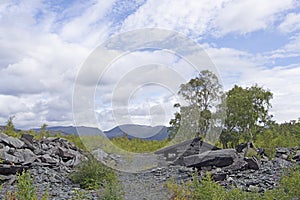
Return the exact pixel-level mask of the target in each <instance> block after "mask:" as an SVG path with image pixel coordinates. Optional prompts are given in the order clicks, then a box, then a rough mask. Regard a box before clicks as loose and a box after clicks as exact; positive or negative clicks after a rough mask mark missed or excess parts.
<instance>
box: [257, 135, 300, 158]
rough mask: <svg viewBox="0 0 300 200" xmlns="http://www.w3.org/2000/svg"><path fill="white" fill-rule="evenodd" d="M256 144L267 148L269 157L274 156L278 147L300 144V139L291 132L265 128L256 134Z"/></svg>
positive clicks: (266, 151)
mask: <svg viewBox="0 0 300 200" xmlns="http://www.w3.org/2000/svg"><path fill="white" fill-rule="evenodd" d="M255 144H256V146H257V147H260V148H263V149H265V154H266V155H267V156H268V157H269V158H274V157H275V154H276V149H275V148H276V147H295V146H300V140H299V139H298V138H297V135H295V134H292V133H289V132H283V133H279V132H277V131H276V130H265V131H263V132H262V133H260V134H258V135H257V136H256V139H255Z"/></svg>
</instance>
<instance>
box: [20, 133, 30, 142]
mask: <svg viewBox="0 0 300 200" xmlns="http://www.w3.org/2000/svg"><path fill="white" fill-rule="evenodd" d="M21 140H22V141H23V142H24V141H25V140H26V141H27V142H29V143H31V144H32V143H33V135H30V134H22V135H21Z"/></svg>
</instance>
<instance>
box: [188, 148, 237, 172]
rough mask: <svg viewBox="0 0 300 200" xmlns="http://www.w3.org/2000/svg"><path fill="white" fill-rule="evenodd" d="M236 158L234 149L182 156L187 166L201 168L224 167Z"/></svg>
mask: <svg viewBox="0 0 300 200" xmlns="http://www.w3.org/2000/svg"><path fill="white" fill-rule="evenodd" d="M235 158H236V151H235V149H222V150H215V151H208V152H205V153H201V154H197V155H191V156H187V157H184V158H183V162H184V165H185V166H187V167H196V168H201V167H205V166H216V167H225V166H229V165H231V164H232V163H233V161H234V159H235Z"/></svg>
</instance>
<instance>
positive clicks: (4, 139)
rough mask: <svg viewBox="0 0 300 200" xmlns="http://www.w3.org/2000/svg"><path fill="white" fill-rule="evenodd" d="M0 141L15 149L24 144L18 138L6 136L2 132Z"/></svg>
mask: <svg viewBox="0 0 300 200" xmlns="http://www.w3.org/2000/svg"><path fill="white" fill-rule="evenodd" d="M0 141H2V142H4V143H5V144H7V145H9V146H11V147H14V148H16V149H20V148H21V147H22V146H23V145H24V142H22V141H21V140H19V139H18V138H14V137H11V136H7V135H5V134H3V133H0Z"/></svg>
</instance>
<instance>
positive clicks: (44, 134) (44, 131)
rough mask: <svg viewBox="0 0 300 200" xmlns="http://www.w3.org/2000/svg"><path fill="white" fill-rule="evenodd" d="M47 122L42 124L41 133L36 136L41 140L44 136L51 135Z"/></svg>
mask: <svg viewBox="0 0 300 200" xmlns="http://www.w3.org/2000/svg"><path fill="white" fill-rule="evenodd" d="M47 126H48V125H47V124H43V125H42V126H41V131H40V132H39V134H38V135H37V136H36V139H38V140H40V139H42V138H47V137H50V131H48V130H47Z"/></svg>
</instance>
